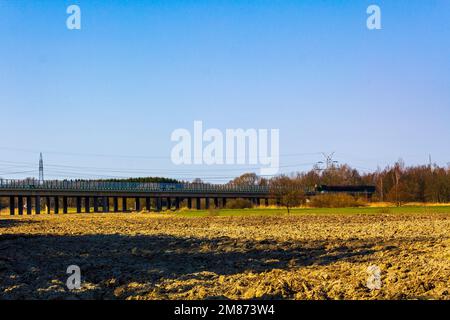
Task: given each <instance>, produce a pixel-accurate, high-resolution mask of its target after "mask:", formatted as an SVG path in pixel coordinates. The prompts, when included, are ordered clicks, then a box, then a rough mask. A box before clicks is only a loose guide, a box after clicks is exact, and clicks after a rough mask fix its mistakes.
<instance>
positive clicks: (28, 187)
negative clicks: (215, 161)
mask: <svg viewBox="0 0 450 320" xmlns="http://www.w3.org/2000/svg"><path fill="white" fill-rule="evenodd" d="M0 197H7V198H8V199H9V211H10V214H11V215H14V214H16V212H17V213H18V214H19V215H23V214H24V211H25V212H26V213H27V214H32V212H33V208H34V212H35V214H40V213H41V210H42V207H44V208H45V210H46V213H51V212H53V213H55V214H58V213H68V211H69V207H75V208H76V212H77V213H82V212H120V211H123V212H126V211H129V210H130V208H129V206H128V205H127V204H129V203H130V201H132V202H133V204H134V206H132V210H136V211H140V210H142V209H143V208H145V209H146V210H148V211H151V210H153V211H161V210H163V208H166V209H168V210H170V209H172V208H174V209H179V208H180V204H181V202H182V201H185V205H186V206H187V207H188V208H189V209H202V207H203V208H204V209H208V208H209V207H210V205H211V202H213V205H214V206H215V207H216V208H220V207H225V206H226V202H227V200H228V199H236V198H244V199H248V200H250V201H252V202H253V204H254V205H261V204H262V205H266V206H267V205H269V198H272V197H271V195H270V192H269V188H268V187H265V186H244V187H243V186H232V185H210V184H171V183H137V182H95V181H68V180H55V181H43V182H39V181H36V180H0ZM261 201H263V203H261ZM277 203H278V201H277ZM202 204H203V205H202ZM100 208H101V209H100Z"/></svg>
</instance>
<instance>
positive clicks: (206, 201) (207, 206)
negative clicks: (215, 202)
mask: <svg viewBox="0 0 450 320" xmlns="http://www.w3.org/2000/svg"><path fill="white" fill-rule="evenodd" d="M205 209H209V198H208V197H207V198H205Z"/></svg>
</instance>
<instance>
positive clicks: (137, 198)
mask: <svg viewBox="0 0 450 320" xmlns="http://www.w3.org/2000/svg"><path fill="white" fill-rule="evenodd" d="M135 203H136V204H135V206H134V207H135V209H136V211H141V198H139V197H136V199H135Z"/></svg>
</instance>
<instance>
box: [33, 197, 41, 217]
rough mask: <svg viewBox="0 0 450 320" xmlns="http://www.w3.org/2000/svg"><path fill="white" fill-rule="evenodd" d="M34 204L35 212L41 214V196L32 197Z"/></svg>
mask: <svg viewBox="0 0 450 320" xmlns="http://www.w3.org/2000/svg"><path fill="white" fill-rule="evenodd" d="M34 206H35V212H36V214H41V197H40V196H36V197H35V198H34Z"/></svg>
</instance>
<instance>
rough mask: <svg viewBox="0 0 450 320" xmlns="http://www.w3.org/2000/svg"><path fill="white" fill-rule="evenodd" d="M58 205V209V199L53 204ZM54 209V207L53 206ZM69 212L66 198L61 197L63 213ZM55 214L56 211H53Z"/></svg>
mask: <svg viewBox="0 0 450 320" xmlns="http://www.w3.org/2000/svg"><path fill="white" fill-rule="evenodd" d="M56 203H58V207H59V198H55V204H56ZM55 208H56V205H55ZM68 212H69V204H68V201H67V197H63V213H64V214H66V213H68ZM55 213H56V209H55Z"/></svg>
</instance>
